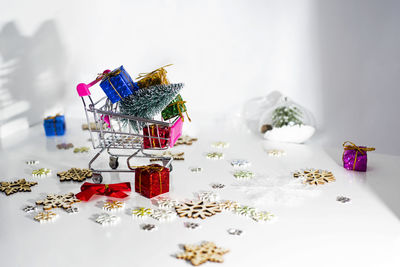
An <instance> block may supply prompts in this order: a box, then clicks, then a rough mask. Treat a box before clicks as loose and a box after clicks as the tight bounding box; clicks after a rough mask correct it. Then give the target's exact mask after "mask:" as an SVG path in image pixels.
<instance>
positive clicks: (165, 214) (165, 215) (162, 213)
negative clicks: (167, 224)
mask: <svg viewBox="0 0 400 267" xmlns="http://www.w3.org/2000/svg"><path fill="white" fill-rule="evenodd" d="M150 216H151V217H152V218H153V219H156V220H158V221H172V220H174V219H176V213H175V212H174V211H171V210H166V209H156V210H154V211H153V214H151V215H150Z"/></svg>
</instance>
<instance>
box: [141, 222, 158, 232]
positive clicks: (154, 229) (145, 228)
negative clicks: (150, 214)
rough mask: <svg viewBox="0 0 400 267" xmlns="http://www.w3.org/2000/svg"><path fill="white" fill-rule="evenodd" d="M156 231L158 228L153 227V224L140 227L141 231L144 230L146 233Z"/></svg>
mask: <svg viewBox="0 0 400 267" xmlns="http://www.w3.org/2000/svg"><path fill="white" fill-rule="evenodd" d="M157 229H158V227H157V226H155V225H154V224H144V225H143V226H142V230H145V231H148V232H152V231H156V230H157Z"/></svg>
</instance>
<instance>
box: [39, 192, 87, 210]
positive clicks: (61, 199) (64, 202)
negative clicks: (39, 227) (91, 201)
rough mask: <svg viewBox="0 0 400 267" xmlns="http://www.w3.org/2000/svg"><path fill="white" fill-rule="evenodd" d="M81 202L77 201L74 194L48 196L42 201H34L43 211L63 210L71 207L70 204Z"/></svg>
mask: <svg viewBox="0 0 400 267" xmlns="http://www.w3.org/2000/svg"><path fill="white" fill-rule="evenodd" d="M77 202H81V201H80V200H79V199H77V198H76V197H75V195H74V193H68V194H65V195H56V194H49V195H47V197H46V198H45V199H43V200H38V201H36V205H43V209H44V210H51V209H53V208H63V209H65V210H67V209H69V208H71V207H72V204H74V203H77Z"/></svg>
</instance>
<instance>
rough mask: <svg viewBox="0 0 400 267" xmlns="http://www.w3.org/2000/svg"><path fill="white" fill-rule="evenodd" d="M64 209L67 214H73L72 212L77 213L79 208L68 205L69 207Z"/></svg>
mask: <svg viewBox="0 0 400 267" xmlns="http://www.w3.org/2000/svg"><path fill="white" fill-rule="evenodd" d="M65 211H66V212H68V213H69V214H73V213H78V212H79V209H78V208H77V207H70V208H68V209H66V210H65Z"/></svg>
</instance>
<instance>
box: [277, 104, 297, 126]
mask: <svg viewBox="0 0 400 267" xmlns="http://www.w3.org/2000/svg"><path fill="white" fill-rule="evenodd" d="M302 116H303V114H302V112H301V110H300V109H299V108H297V107H295V106H293V107H291V106H281V107H278V108H276V109H275V110H274V111H273V113H272V126H274V127H277V128H281V127H283V126H294V125H303V122H302V120H301V118H302Z"/></svg>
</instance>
